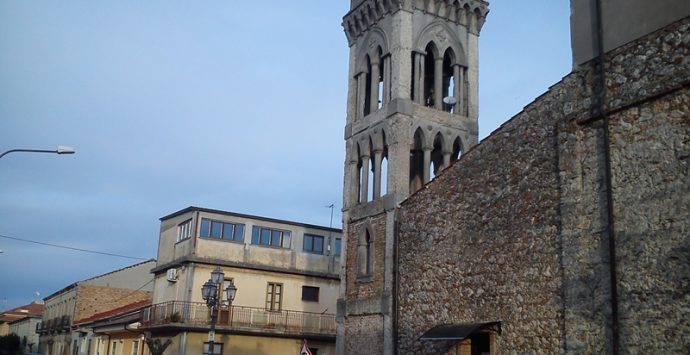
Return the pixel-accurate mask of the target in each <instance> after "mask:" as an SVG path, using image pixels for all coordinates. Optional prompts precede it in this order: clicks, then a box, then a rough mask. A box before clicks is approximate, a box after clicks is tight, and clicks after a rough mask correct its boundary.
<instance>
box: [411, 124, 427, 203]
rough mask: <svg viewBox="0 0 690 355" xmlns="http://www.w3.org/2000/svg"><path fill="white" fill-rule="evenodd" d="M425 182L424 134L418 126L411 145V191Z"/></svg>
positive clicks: (417, 188)
mask: <svg viewBox="0 0 690 355" xmlns="http://www.w3.org/2000/svg"><path fill="white" fill-rule="evenodd" d="M423 184H424V134H423V133H422V129H421V128H417V130H416V131H415V133H414V138H413V140H412V144H411V146H410V193H413V192H415V191H417V190H419V189H420V188H421V187H422V185H423Z"/></svg>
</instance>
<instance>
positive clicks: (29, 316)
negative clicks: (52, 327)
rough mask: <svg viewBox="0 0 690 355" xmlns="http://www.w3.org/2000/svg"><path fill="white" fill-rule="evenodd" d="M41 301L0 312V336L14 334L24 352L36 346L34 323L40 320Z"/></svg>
mask: <svg viewBox="0 0 690 355" xmlns="http://www.w3.org/2000/svg"><path fill="white" fill-rule="evenodd" d="M42 314H43V302H42V301H35V302H32V303H31V304H27V305H24V306H20V307H17V308H13V309H10V310H7V311H4V312H2V313H0V336H5V335H8V334H16V335H17V336H18V337H19V339H20V341H21V345H22V348H23V349H24V351H25V352H29V351H32V350H36V349H37V348H38V334H37V333H36V325H37V324H38V323H40V322H41V316H42Z"/></svg>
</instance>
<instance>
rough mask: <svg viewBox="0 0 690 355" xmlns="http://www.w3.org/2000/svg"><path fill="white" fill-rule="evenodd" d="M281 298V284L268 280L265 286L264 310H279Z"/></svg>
mask: <svg viewBox="0 0 690 355" xmlns="http://www.w3.org/2000/svg"><path fill="white" fill-rule="evenodd" d="M282 298H283V284H279V283H274V282H269V283H268V286H267V287H266V310H267V311H280V309H281V308H280V305H281V302H282Z"/></svg>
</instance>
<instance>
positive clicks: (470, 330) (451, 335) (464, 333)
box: [419, 322, 501, 340]
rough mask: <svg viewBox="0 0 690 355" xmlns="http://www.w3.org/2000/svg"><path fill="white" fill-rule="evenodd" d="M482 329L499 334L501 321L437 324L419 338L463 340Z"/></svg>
mask: <svg viewBox="0 0 690 355" xmlns="http://www.w3.org/2000/svg"><path fill="white" fill-rule="evenodd" d="M483 330H492V331H494V332H496V333H498V334H499V335H500V334H501V322H487V323H462V324H445V325H438V326H435V327H433V328H431V329H429V330H427V331H426V332H425V333H424V334H422V336H421V337H419V340H464V339H467V338H468V337H469V336H471V335H472V334H474V333H477V332H481V331H483Z"/></svg>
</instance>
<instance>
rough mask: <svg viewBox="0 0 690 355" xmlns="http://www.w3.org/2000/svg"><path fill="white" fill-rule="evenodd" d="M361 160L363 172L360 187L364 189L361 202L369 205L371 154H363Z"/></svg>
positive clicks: (361, 190) (360, 196) (360, 198)
mask: <svg viewBox="0 0 690 355" xmlns="http://www.w3.org/2000/svg"><path fill="white" fill-rule="evenodd" d="M361 158H362V172H361V175H360V181H361V184H360V186H361V187H362V188H361V189H360V195H359V202H360V203H367V199H368V198H369V154H363V155H362V157H361Z"/></svg>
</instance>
